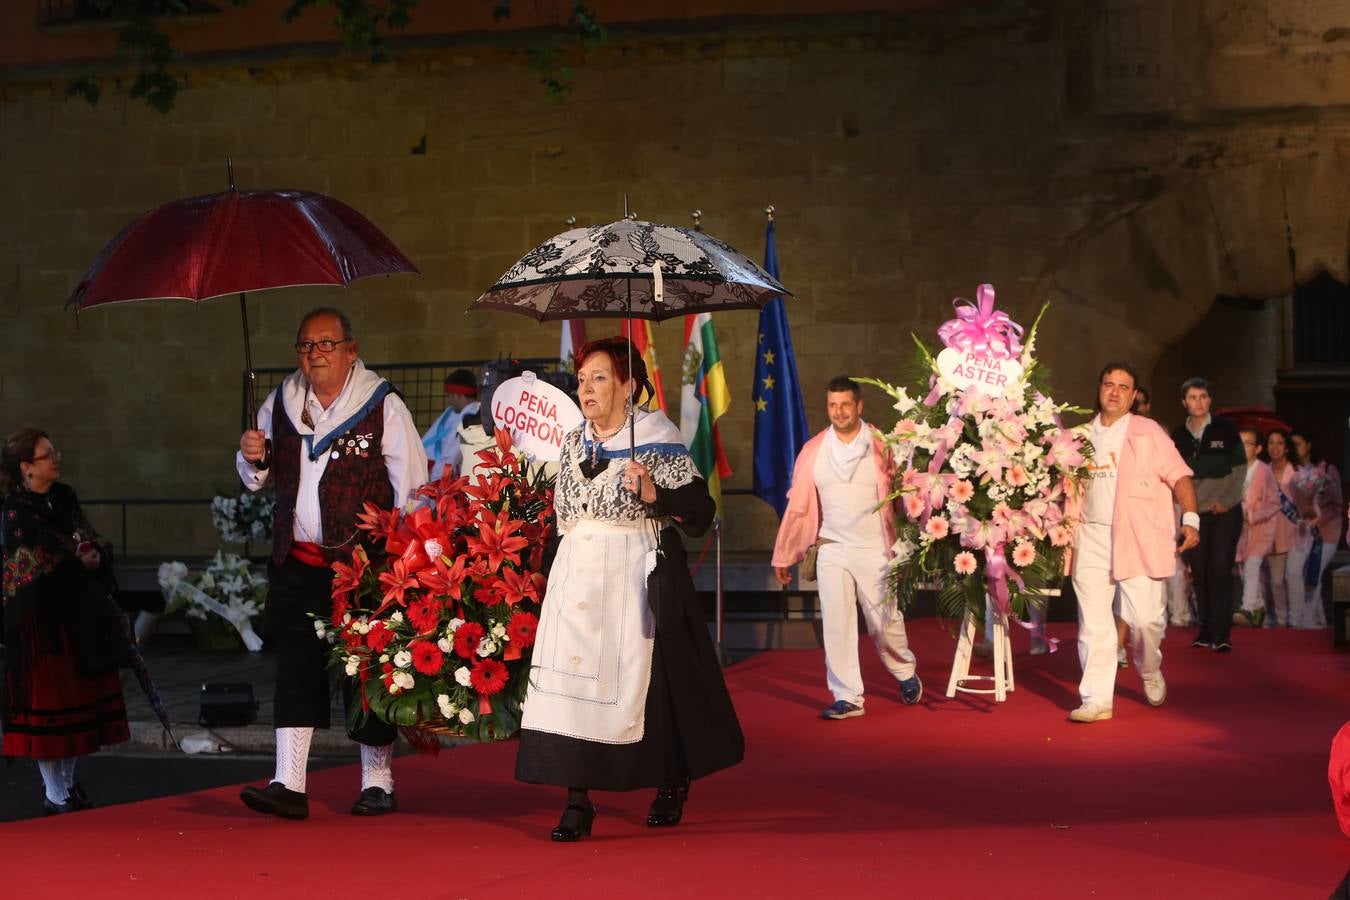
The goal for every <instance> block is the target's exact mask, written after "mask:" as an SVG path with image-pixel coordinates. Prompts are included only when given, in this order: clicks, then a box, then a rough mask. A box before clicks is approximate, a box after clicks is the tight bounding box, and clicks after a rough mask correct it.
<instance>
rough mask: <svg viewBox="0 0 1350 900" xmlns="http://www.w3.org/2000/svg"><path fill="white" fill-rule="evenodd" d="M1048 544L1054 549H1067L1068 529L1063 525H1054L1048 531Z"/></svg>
mask: <svg viewBox="0 0 1350 900" xmlns="http://www.w3.org/2000/svg"><path fill="white" fill-rule="evenodd" d="M1050 543H1052V544H1054V545H1055V546H1056V547H1067V546H1068V545H1069V529H1067V528H1065V527H1064V526H1063V525H1056V526H1055V527H1054V528H1051V529H1050Z"/></svg>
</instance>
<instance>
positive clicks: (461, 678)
mask: <svg viewBox="0 0 1350 900" xmlns="http://www.w3.org/2000/svg"><path fill="white" fill-rule="evenodd" d="M455 681H458V682H459V683H460V684H462V685H464V687H468V686H469V667H468V666H460V667H459V668H458V669H456V670H455Z"/></svg>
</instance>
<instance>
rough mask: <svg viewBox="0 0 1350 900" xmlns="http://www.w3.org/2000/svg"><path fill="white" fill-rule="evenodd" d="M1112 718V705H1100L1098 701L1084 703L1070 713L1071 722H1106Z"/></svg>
mask: <svg viewBox="0 0 1350 900" xmlns="http://www.w3.org/2000/svg"><path fill="white" fill-rule="evenodd" d="M1109 718H1111V707H1109V706H1098V705H1097V704H1096V703H1084V704H1083V705H1082V706H1080V707H1078V708H1077V709H1075V710H1074V711H1073V712H1071V713H1069V721H1070V722H1104V721H1106V720H1107V719H1109Z"/></svg>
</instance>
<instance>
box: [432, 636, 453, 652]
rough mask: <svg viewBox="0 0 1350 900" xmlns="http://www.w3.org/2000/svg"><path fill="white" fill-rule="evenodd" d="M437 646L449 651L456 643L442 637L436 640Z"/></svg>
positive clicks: (441, 649) (443, 650)
mask: <svg viewBox="0 0 1350 900" xmlns="http://www.w3.org/2000/svg"><path fill="white" fill-rule="evenodd" d="M436 646H437V647H438V648H439V649H440V651H441V652H442V653H449V652H450V651H451V649H453V648H454V646H455V645H454V644H452V643H450V639H449V638H441V639H440V640H439V641H437V642H436Z"/></svg>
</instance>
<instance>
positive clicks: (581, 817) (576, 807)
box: [550, 803, 595, 843]
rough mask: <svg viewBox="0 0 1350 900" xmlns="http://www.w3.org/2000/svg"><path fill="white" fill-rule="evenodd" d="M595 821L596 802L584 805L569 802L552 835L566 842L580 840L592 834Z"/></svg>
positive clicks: (556, 839) (557, 839) (555, 838)
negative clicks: (592, 825)
mask: <svg viewBox="0 0 1350 900" xmlns="http://www.w3.org/2000/svg"><path fill="white" fill-rule="evenodd" d="M593 822H595V804H593V803H588V804H586V805H585V806H582V805H581V804H579V803H569V804H568V805H567V809H564V810H563V814H562V818H561V819H559V820H558V827H557V828H554V829H553V834H552V835H550V837H552V838H553V840H555V841H562V842H564V843H571V842H572V841H579V840H581V839H582V838H583V837H590V836H591V824H592V823H593Z"/></svg>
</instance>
